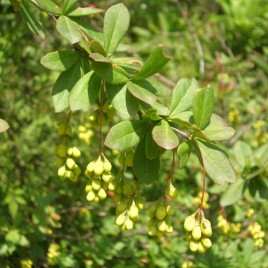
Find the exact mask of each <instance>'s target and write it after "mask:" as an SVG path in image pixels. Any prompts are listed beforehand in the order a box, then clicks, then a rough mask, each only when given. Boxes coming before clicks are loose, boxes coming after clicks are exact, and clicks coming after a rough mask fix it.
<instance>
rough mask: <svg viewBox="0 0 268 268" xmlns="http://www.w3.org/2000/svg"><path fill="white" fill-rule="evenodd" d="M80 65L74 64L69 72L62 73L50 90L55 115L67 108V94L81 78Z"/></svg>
mask: <svg viewBox="0 0 268 268" xmlns="http://www.w3.org/2000/svg"><path fill="white" fill-rule="evenodd" d="M81 75H82V72H81V69H80V64H75V65H74V66H72V67H71V68H70V69H69V70H67V71H64V72H62V73H61V74H60V75H59V77H58V79H57V81H56V82H55V85H54V87H53V90H52V99H53V104H54V108H55V111H56V113H59V112H62V111H63V110H65V109H67V108H69V92H70V91H71V89H72V88H73V87H74V85H75V84H76V82H77V81H78V80H79V79H80V78H81Z"/></svg>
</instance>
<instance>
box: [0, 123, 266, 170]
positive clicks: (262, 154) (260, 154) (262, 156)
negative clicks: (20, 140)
mask: <svg viewBox="0 0 268 268" xmlns="http://www.w3.org/2000/svg"><path fill="white" fill-rule="evenodd" d="M0 125H1V124H0ZM0 128H1V127H0ZM256 158H257V160H258V161H259V164H260V165H261V166H264V165H267V162H268V143H266V144H263V145H262V146H260V147H259V148H258V149H257V151H256Z"/></svg>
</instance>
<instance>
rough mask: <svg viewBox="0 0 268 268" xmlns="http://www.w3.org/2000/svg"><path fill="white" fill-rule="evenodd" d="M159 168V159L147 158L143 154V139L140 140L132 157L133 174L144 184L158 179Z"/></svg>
mask: <svg viewBox="0 0 268 268" xmlns="http://www.w3.org/2000/svg"><path fill="white" fill-rule="evenodd" d="M159 168H160V159H159V157H156V158H154V159H148V158H147V157H146V155H145V140H143V141H141V142H140V143H139V144H138V146H137V148H136V150H135V154H134V159H133V172H134V174H135V176H136V177H137V178H138V179H139V180H140V181H141V182H142V183H146V184H150V183H152V182H153V181H154V180H157V179H158V175H159Z"/></svg>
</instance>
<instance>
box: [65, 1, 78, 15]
mask: <svg viewBox="0 0 268 268" xmlns="http://www.w3.org/2000/svg"><path fill="white" fill-rule="evenodd" d="M77 2H78V0H63V14H65V15H66V14H68V13H70V12H73V11H74V10H75V5H76V4H77Z"/></svg>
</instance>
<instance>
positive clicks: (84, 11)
mask: <svg viewBox="0 0 268 268" xmlns="http://www.w3.org/2000/svg"><path fill="white" fill-rule="evenodd" d="M103 11H104V10H103V9H99V8H95V7H78V8H77V9H76V10H73V11H72V12H71V13H69V14H68V16H70V17H83V16H89V15H93V14H98V13H102V12H103Z"/></svg>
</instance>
